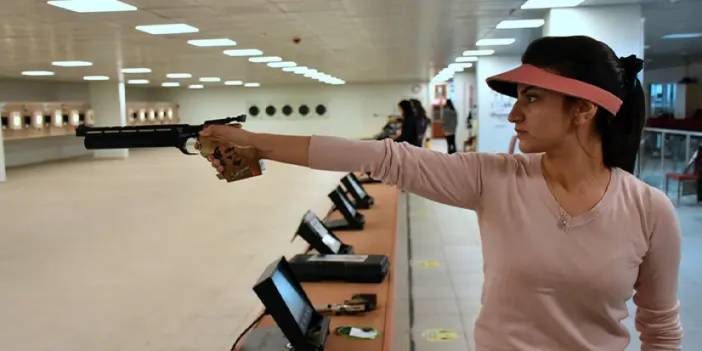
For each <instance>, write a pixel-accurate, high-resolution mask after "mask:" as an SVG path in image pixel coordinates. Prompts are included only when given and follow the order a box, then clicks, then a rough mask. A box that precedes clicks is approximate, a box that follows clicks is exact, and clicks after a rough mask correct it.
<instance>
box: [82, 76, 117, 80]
mask: <svg viewBox="0 0 702 351" xmlns="http://www.w3.org/2000/svg"><path fill="white" fill-rule="evenodd" d="M83 80H110V77H108V76H85V77H83Z"/></svg>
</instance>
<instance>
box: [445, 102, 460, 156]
mask: <svg viewBox="0 0 702 351" xmlns="http://www.w3.org/2000/svg"><path fill="white" fill-rule="evenodd" d="M441 116H442V118H441V120H442V121H443V126H444V135H445V136H446V145H447V146H448V153H449V154H452V153H454V152H456V124H457V122H458V116H457V114H456V108H454V107H453V102H452V101H451V99H448V100H446V105H445V106H444V110H443V111H442V114H441Z"/></svg>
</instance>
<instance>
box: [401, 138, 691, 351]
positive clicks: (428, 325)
mask: <svg viewBox="0 0 702 351" xmlns="http://www.w3.org/2000/svg"><path fill="white" fill-rule="evenodd" d="M432 146H433V148H434V149H438V150H445V144H444V143H442V141H440V140H434V142H433V145H432ZM685 200H686V201H683V205H682V206H681V207H679V208H678V215H679V218H680V223H681V226H682V230H683V260H682V263H681V272H680V290H679V291H680V293H679V294H680V300H681V305H682V308H681V318H682V322H683V326H684V328H685V338H684V344H683V345H684V347H683V350H702V299H700V296H702V205H694V204H693V203H694V198H693V197H688V198H686V199H685ZM408 207H409V216H410V221H409V223H410V225H409V235H410V241H411V257H412V265H411V269H412V289H413V290H412V300H413V310H414V326H413V329H412V330H413V332H412V336H413V340H414V344H415V346H416V348H415V349H416V350H417V351H445V350H450V351H453V350H473V345H474V344H473V333H472V330H473V324H474V320H475V318H476V316H477V314H478V311H479V309H480V291H481V287H482V282H483V276H482V255H481V251H480V237H479V232H478V224H477V217H476V215H475V213H474V212H472V211H468V210H463V209H459V208H454V207H449V206H446V205H442V204H439V203H436V202H433V201H430V200H427V199H424V198H421V197H419V196H414V195H410V196H409V200H408ZM430 260H433V261H437V262H429V261H430ZM436 263H438V266H437V265H436ZM629 306H630V314H631V315H632V316H633V313H634V311H635V310H634V307H633V304H631V303H630V304H629ZM625 325H626V326H627V327H628V328H629V330H630V333H631V335H632V342H631V344H630V345H629V347H628V348H627V351H633V350H639V349H640V344H639V342H638V334H637V333H636V331H635V330H634V323H633V318H629V319H627V320H626V322H625ZM436 328H443V329H449V330H452V331H455V332H456V336H457V338H456V339H455V340H453V341H443V342H429V341H427V340H426V339H425V338H424V337H423V336H422V334H423V333H424V332H425V331H426V330H428V329H436Z"/></svg>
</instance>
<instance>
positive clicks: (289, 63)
mask: <svg viewBox="0 0 702 351" xmlns="http://www.w3.org/2000/svg"><path fill="white" fill-rule="evenodd" d="M295 66H297V63H295V62H293V61H283V62H269V63H268V67H273V68H283V67H295Z"/></svg>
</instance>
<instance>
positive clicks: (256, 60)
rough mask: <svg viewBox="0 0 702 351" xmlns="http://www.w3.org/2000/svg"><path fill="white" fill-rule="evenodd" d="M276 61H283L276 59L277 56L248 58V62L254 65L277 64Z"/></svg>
mask: <svg viewBox="0 0 702 351" xmlns="http://www.w3.org/2000/svg"><path fill="white" fill-rule="evenodd" d="M278 61H283V59H282V58H280V57H278V56H258V57H249V62H254V63H267V62H278Z"/></svg>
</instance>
